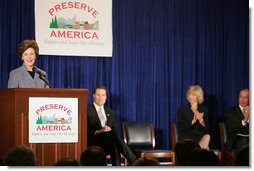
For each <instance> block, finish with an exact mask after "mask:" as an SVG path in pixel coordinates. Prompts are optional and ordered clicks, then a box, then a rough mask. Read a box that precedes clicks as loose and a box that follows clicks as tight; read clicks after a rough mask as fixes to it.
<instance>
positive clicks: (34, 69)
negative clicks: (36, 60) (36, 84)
mask: <svg viewBox="0 0 254 171" xmlns="http://www.w3.org/2000/svg"><path fill="white" fill-rule="evenodd" d="M33 71H34V72H36V73H37V74H39V76H40V77H47V76H46V75H45V74H44V73H43V72H42V71H41V70H40V69H38V68H37V67H35V66H34V67H33Z"/></svg>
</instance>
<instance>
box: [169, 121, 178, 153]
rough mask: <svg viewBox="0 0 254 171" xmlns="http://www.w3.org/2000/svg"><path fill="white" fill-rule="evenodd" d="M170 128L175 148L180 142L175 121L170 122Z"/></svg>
mask: <svg viewBox="0 0 254 171" xmlns="http://www.w3.org/2000/svg"><path fill="white" fill-rule="evenodd" d="M170 129H171V140H172V149H174V148H175V144H176V143H177V142H178V131H177V126H176V123H175V122H171V123H170Z"/></svg>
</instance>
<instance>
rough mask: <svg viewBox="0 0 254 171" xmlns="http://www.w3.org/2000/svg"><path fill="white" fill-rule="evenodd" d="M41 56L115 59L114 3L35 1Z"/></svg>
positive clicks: (87, 0)
mask: <svg viewBox="0 0 254 171" xmlns="http://www.w3.org/2000/svg"><path fill="white" fill-rule="evenodd" d="M35 37H36V41H37V43H38V45H39V48H40V54H41V55H64V56H101V57H112V48H113V38H112V0H76V1H75V0H74V1H68V0H35Z"/></svg>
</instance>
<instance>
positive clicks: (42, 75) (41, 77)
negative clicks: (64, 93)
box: [33, 66, 51, 88]
mask: <svg viewBox="0 0 254 171" xmlns="http://www.w3.org/2000/svg"><path fill="white" fill-rule="evenodd" d="M33 71H34V72H36V73H37V74H39V78H40V79H42V80H43V81H44V82H45V83H46V84H47V85H48V86H49V88H51V85H50V84H49V81H48V78H47V76H46V74H44V73H43V72H42V70H40V69H39V68H37V67H35V66H34V67H33Z"/></svg>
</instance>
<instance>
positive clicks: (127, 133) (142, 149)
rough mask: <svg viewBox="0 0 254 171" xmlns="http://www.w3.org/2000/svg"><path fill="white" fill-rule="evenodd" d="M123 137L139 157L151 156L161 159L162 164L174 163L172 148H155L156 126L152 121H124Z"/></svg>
mask: <svg viewBox="0 0 254 171" xmlns="http://www.w3.org/2000/svg"><path fill="white" fill-rule="evenodd" d="M122 127H123V138H124V141H125V143H126V144H128V146H129V147H130V148H131V149H132V151H133V152H134V153H135V154H136V155H137V157H151V158H156V159H158V160H160V159H162V158H164V159H165V158H166V159H168V160H167V161H166V162H162V161H160V164H161V165H172V164H174V152H173V151H171V150H161V149H155V143H156V140H155V135H154V126H153V124H152V123H144V122H123V123H122Z"/></svg>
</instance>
